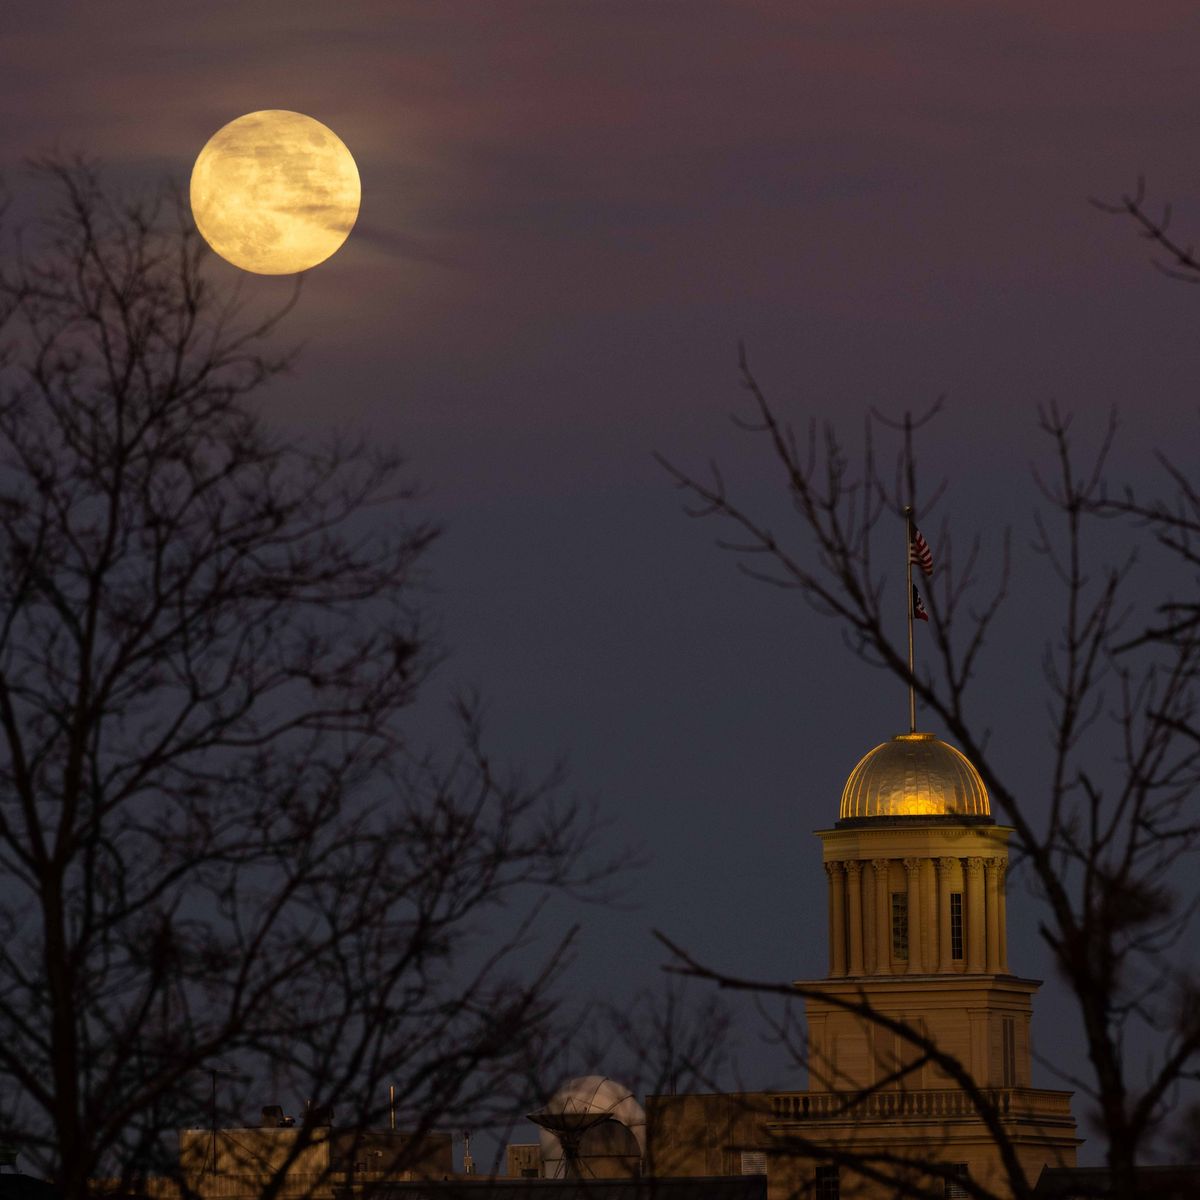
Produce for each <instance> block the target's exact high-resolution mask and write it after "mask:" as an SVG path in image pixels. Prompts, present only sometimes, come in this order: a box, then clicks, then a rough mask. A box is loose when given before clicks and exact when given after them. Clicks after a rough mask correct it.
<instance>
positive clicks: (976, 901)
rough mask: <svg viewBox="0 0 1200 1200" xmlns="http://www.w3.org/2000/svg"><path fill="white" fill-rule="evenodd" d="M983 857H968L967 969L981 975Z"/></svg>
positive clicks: (971, 972)
mask: <svg viewBox="0 0 1200 1200" xmlns="http://www.w3.org/2000/svg"><path fill="white" fill-rule="evenodd" d="M983 917H984V914H983V859H982V858H968V859H967V929H966V934H967V971H968V972H969V973H970V974H972V975H979V974H981V973H982V971H983V963H984V945H983V931H984V919H983Z"/></svg>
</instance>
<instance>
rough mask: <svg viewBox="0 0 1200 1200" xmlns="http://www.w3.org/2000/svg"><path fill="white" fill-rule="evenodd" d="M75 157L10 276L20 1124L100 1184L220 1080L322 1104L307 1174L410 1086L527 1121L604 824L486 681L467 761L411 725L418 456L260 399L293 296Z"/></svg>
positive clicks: (12, 783)
mask: <svg viewBox="0 0 1200 1200" xmlns="http://www.w3.org/2000/svg"><path fill="white" fill-rule="evenodd" d="M45 170H46V171H48V173H49V175H50V176H51V177H52V179H53V181H54V182H55V184H56V186H57V194H58V196H59V197H60V200H61V204H60V206H59V207H58V208H57V210H56V211H55V212H54V214H53V216H52V217H51V219H50V221H49V223H48V226H47V228H46V229H45V230H44V231H43V235H44V236H42V238H41V240H40V241H39V242H38V243H37V245H36V246H35V247H34V248H33V249H32V250H28V251H25V252H23V253H22V255H21V256H20V257H17V258H16V259H15V260H14V261H12V262H10V263H9V264H8V266H7V267H6V268H5V269H4V271H3V274H2V276H0V317H3V326H2V329H0V335H2V338H3V341H2V347H3V349H2V354H3V357H2V360H0V368H2V375H0V386H2V388H3V392H2V395H0V601H2V602H0V780H2V782H3V794H2V795H0V872H2V875H3V882H2V883H0V931H2V934H3V936H2V938H0V1080H3V1084H4V1086H3V1088H2V1089H0V1106H2V1107H0V1129H2V1133H3V1136H4V1137H5V1138H6V1139H11V1140H13V1141H14V1142H15V1143H16V1144H17V1145H18V1146H19V1147H20V1149H21V1152H22V1154H23V1155H26V1156H28V1158H29V1159H31V1160H32V1162H33V1164H34V1165H35V1166H36V1167H38V1168H39V1169H41V1170H44V1171H46V1172H47V1173H50V1174H51V1175H52V1176H53V1177H54V1178H55V1179H56V1180H57V1181H58V1183H59V1184H60V1185H61V1186H62V1188H63V1190H64V1194H65V1195H66V1196H68V1197H70V1198H71V1200H76V1198H77V1197H81V1196H83V1195H84V1194H85V1193H86V1191H87V1187H88V1180H89V1179H91V1178H94V1177H97V1176H105V1175H107V1176H109V1177H110V1178H114V1177H115V1178H118V1179H119V1181H120V1186H122V1187H128V1186H130V1185H131V1184H132V1183H133V1182H134V1181H135V1180H137V1179H138V1178H140V1177H144V1176H145V1175H146V1174H147V1173H148V1172H151V1171H154V1170H164V1169H166V1168H168V1167H169V1166H170V1165H171V1164H170V1158H171V1157H172V1154H173V1150H172V1148H171V1147H169V1146H164V1142H163V1135H164V1133H167V1132H173V1131H174V1130H176V1129H178V1128H180V1127H182V1126H184V1125H194V1124H196V1123H197V1120H198V1119H200V1120H206V1119H207V1116H208V1106H209V1096H208V1090H209V1087H210V1075H209V1072H210V1070H212V1069H216V1070H218V1072H219V1073H220V1076H221V1078H222V1079H223V1080H224V1082H223V1083H222V1086H221V1089H220V1098H221V1109H220V1113H219V1116H220V1117H221V1119H222V1121H227V1120H229V1119H231V1118H233V1119H235V1120H236V1115H237V1113H238V1111H239V1109H240V1108H241V1106H242V1105H243V1104H245V1103H246V1102H247V1101H248V1100H251V1099H252V1098H253V1097H254V1096H255V1095H256V1094H257V1097H258V1100H259V1102H261V1100H262V1099H263V1098H266V1099H271V1098H272V1097H271V1096H270V1095H269V1094H267V1093H266V1092H265V1089H266V1088H268V1087H272V1088H277V1089H279V1090H280V1092H281V1093H283V1094H290V1095H292V1096H294V1097H298V1098H302V1099H306V1100H311V1102H312V1108H311V1110H310V1115H309V1117H308V1118H306V1119H304V1120H302V1122H301V1126H302V1133H303V1134H304V1135H305V1136H302V1137H301V1138H300V1139H298V1140H297V1142H296V1149H295V1150H294V1152H293V1154H292V1155H291V1157H290V1159H289V1163H294V1162H295V1161H296V1159H297V1157H298V1156H299V1154H300V1153H301V1152H302V1150H303V1148H304V1146H305V1145H306V1144H307V1135H308V1134H310V1133H311V1132H312V1129H313V1128H314V1127H315V1125H316V1124H317V1118H316V1116H315V1115H314V1114H316V1113H317V1112H318V1111H319V1110H320V1109H321V1108H322V1107H323V1106H325V1105H336V1107H337V1110H338V1113H339V1116H340V1117H341V1120H342V1122H343V1123H344V1124H345V1125H347V1126H348V1127H350V1128H351V1129H354V1128H359V1127H362V1126H364V1125H366V1124H367V1123H369V1122H370V1121H371V1120H372V1119H373V1118H378V1117H379V1116H380V1115H381V1114H382V1113H383V1112H385V1111H386V1093H387V1086H388V1085H389V1084H395V1085H396V1086H397V1089H398V1093H399V1116H400V1120H401V1122H402V1123H403V1124H405V1125H407V1126H408V1127H409V1128H411V1129H413V1130H415V1131H416V1132H418V1133H420V1132H422V1131H425V1130H428V1129H430V1128H432V1127H434V1126H436V1125H439V1124H442V1123H444V1122H447V1121H454V1122H460V1121H462V1120H464V1119H465V1118H466V1116H467V1115H468V1114H469V1115H470V1117H471V1119H472V1120H481V1119H485V1118H486V1116H487V1113H488V1112H489V1110H490V1109H491V1108H494V1107H499V1108H501V1109H504V1110H507V1109H508V1108H509V1107H510V1106H511V1104H513V1103H519V1102H520V1098H519V1096H518V1097H517V1098H516V1099H514V1097H513V1095H512V1091H513V1089H518V1091H519V1089H520V1088H521V1087H522V1086H523V1084H524V1083H526V1082H527V1081H528V1080H529V1079H530V1077H531V1076H532V1075H534V1074H536V1071H537V1066H538V1064H539V1063H540V1062H542V1061H543V1059H544V1056H545V1055H546V1054H547V1053H548V1052H549V1051H550V1050H551V1049H553V1046H554V1038H553V1017H554V1012H555V1001H554V998H553V997H554V991H553V984H554V982H555V978H556V974H557V972H558V968H559V965H560V964H561V962H562V961H563V955H564V953H565V951H566V948H567V946H568V945H569V942H570V935H569V934H568V935H567V936H566V937H564V938H562V939H561V940H559V941H557V942H554V943H551V944H550V945H548V946H545V945H543V946H542V948H541V950H540V951H537V950H534V949H532V948H531V942H532V941H533V939H534V936H535V927H536V926H537V924H538V919H539V915H540V913H541V911H542V906H543V902H544V899H545V897H546V896H548V895H549V894H551V893H553V892H555V891H563V890H572V889H576V888H585V889H586V888H588V887H589V886H590V885H591V884H592V883H593V882H595V880H596V879H597V878H598V877H599V876H601V875H602V874H603V871H602V870H592V869H589V868H588V867H587V866H586V864H585V863H584V862H583V860H582V859H581V852H582V851H583V849H584V846H585V844H586V842H587V840H588V835H589V828H588V821H587V820H586V819H585V818H584V817H583V816H582V815H581V814H580V812H578V811H577V809H576V808H575V806H574V805H573V804H571V803H568V802H565V801H562V800H561V799H560V798H559V792H560V787H559V783H560V781H559V779H558V777H557V775H556V774H551V775H550V776H549V777H547V778H545V779H542V780H534V781H529V780H526V779H523V778H522V777H521V776H520V775H519V774H514V773H511V772H507V771H505V770H503V769H500V768H498V767H497V766H496V765H495V763H494V762H493V760H492V759H491V757H490V756H489V754H488V752H487V750H486V749H485V744H484V740H483V735H482V731H481V729H480V725H479V719H478V712H477V707H476V706H474V705H472V704H470V703H466V702H464V703H463V704H462V706H461V708H460V710H459V712H458V714H457V724H458V728H459V730H460V733H461V744H460V748H459V750H458V751H457V753H456V754H455V755H454V756H453V757H452V758H451V759H450V760H449V761H439V760H436V759H434V758H431V757H429V756H427V755H425V754H423V753H421V752H418V751H417V749H415V748H414V747H412V746H410V745H409V744H408V743H407V741H406V739H405V733H404V725H403V714H404V711H405V709H406V708H407V707H408V706H409V705H411V704H412V702H413V701H414V699H415V697H416V695H417V691H418V688H419V686H420V684H421V682H422V681H423V680H424V678H425V677H426V675H427V674H428V672H429V670H430V668H431V667H432V666H433V664H434V662H435V661H436V658H437V653H436V649H435V648H434V647H433V646H432V645H431V644H430V643H429V641H428V640H427V638H426V637H425V636H424V634H423V633H422V629H421V624H420V620H419V606H418V605H417V603H416V595H417V590H416V589H415V588H414V580H415V578H416V572H417V570H418V565H419V563H420V560H421V557H422V555H423V554H424V552H425V551H426V549H427V548H428V546H429V545H430V543H431V541H432V540H433V538H434V537H435V535H436V530H434V529H433V528H431V527H430V526H428V525H426V524H424V523H421V522H413V521H412V520H411V519H409V518H408V517H407V515H406V513H407V506H406V504H405V502H406V500H408V499H409V497H410V495H411V491H410V488H409V486H408V485H407V484H406V483H404V482H403V480H402V478H401V475H400V462H399V460H398V459H397V458H396V456H395V455H394V454H392V453H390V452H386V451H384V452H380V451H378V450H376V449H374V448H371V447H370V446H368V445H367V444H365V443H363V442H357V441H353V440H349V439H345V438H343V439H339V440H334V441H332V442H330V443H328V444H324V445H312V444H308V443H300V442H292V441H288V440H285V439H284V438H282V437H281V436H280V435H278V434H277V433H275V432H273V431H272V430H271V429H270V428H269V427H268V426H267V425H266V424H265V423H264V422H263V421H262V420H261V419H259V418H258V417H257V416H255V415H254V412H253V409H252V407H251V406H250V404H249V403H248V401H249V399H250V398H251V397H252V396H253V394H254V393H255V391H256V390H257V389H259V388H260V387H261V386H262V385H264V384H265V383H266V382H267V381H269V380H271V379H273V378H275V377H277V376H278V374H279V372H280V371H281V370H282V369H283V368H284V367H285V366H286V365H287V363H288V362H289V358H288V356H286V355H281V354H278V353H277V352H274V351H272V350H271V349H270V348H269V338H270V336H271V335H272V334H273V333H274V331H275V329H276V326H277V324H278V322H279V320H280V319H281V318H282V316H283V315H284V314H285V313H286V311H287V308H288V307H289V305H288V304H284V305H283V307H282V308H281V309H280V310H278V311H276V312H274V313H271V314H269V315H267V316H266V317H264V318H257V319H255V318H252V317H251V316H250V315H249V313H248V312H247V310H245V309H244V308H243V307H241V306H240V304H239V303H238V301H237V298H236V296H234V297H230V296H227V295H225V294H223V293H222V292H220V291H218V290H216V289H215V288H214V287H213V286H212V285H211V284H210V283H209V282H208V281H207V280H206V278H205V274H204V261H205V257H206V251H205V250H204V249H203V247H202V246H201V244H200V243H199V240H198V238H197V237H196V236H195V234H194V231H193V230H191V228H190V224H189V223H188V222H187V221H186V219H185V218H184V216H183V214H182V213H178V212H177V211H176V209H175V208H173V207H172V205H171V204H170V203H165V204H164V203H153V204H145V203H140V202H135V203H132V204H125V203H122V202H120V201H117V200H114V199H113V198H111V197H110V196H108V195H106V193H105V192H104V191H103V190H102V188H101V186H100V183H99V181H98V179H97V177H96V175H95V174H94V173H93V172H92V171H91V170H90V169H89V168H87V167H86V166H84V165H80V164H62V163H51V164H48V165H46V167H45ZM539 944H540V943H539ZM516 951H520V957H521V959H522V961H523V962H524V963H525V964H526V966H525V968H524V969H523V970H519V969H518V967H517V965H516V962H515V956H514V952H516ZM530 964H532V965H530ZM286 1165H288V1164H285V1167H286ZM282 1181H283V1172H282V1171H280V1172H278V1173H277V1174H276V1176H275V1177H274V1178H273V1179H271V1180H269V1181H266V1183H265V1185H264V1191H263V1195H264V1197H265V1198H267V1200H269V1197H270V1196H271V1195H273V1194H275V1193H276V1192H277V1191H278V1190H279V1188H280V1186H281V1185H282Z"/></svg>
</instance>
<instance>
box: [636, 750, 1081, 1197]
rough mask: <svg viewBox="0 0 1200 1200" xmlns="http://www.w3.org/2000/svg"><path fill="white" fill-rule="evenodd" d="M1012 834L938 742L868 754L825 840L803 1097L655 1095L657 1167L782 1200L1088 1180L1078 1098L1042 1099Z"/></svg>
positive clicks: (972, 776)
mask: <svg viewBox="0 0 1200 1200" xmlns="http://www.w3.org/2000/svg"><path fill="white" fill-rule="evenodd" d="M1011 833H1012V830H1011V829H1009V828H1006V827H1005V826H1002V825H998V824H997V823H996V821H995V820H994V818H993V817H992V814H991V810H990V806H989V801H988V795H987V790H986V788H985V787H984V784H983V781H982V779H981V778H980V776H979V774H978V772H977V771H976V770H975V768H974V767H973V766H972V765H971V763H970V762H968V760H967V759H966V758H965V757H964V756H963V755H962V754H961V753H959V751H957V750H956V749H954V747H952V746H949V745H947V744H946V743H945V742H943V741H940V740H939V739H937V738H935V737H934V736H933V735H932V734H927V733H909V734H901V735H899V736H898V737H895V738H893V739H891V740H890V741H888V742H885V743H884V744H883V745H881V746H877V747H876V748H875V749H874V750H872V751H871V752H870V753H869V754H867V755H865V756H864V758H863V759H862V760H861V761H860V762H859V764H858V765H857V766H856V767H855V768H854V770H853V771H852V772H851V774H850V777H849V779H848V780H847V783H846V786H845V789H844V791H843V794H842V800H841V806H840V811H839V816H838V820H837V822H836V823H835V824H834V825H833V827H832V828H829V829H824V830H821V831H820V832H818V834H817V836H818V837H819V838H820V839H821V843H822V851H823V859H824V867H825V872H826V875H827V878H828V946H829V963H828V974H827V975H826V976H825V977H824V978H822V979H817V980H806V981H801V982H800V983H798V984H797V988H798V989H799V990H800V993H801V995H802V996H803V997H804V1003H805V1009H806V1017H807V1024H808V1049H807V1058H808V1062H807V1067H808V1076H809V1078H808V1087H807V1089H805V1090H804V1091H795V1092H780V1093H745V1094H739V1095H729V1094H713V1095H689V1096H651V1097H649V1098H648V1101H647V1120H648V1131H649V1140H650V1146H649V1155H650V1162H649V1166H650V1169H651V1170H653V1171H655V1172H659V1173H662V1174H668V1175H682V1174H697V1175H717V1174H737V1173H740V1172H752V1171H755V1170H765V1172H766V1174H767V1177H768V1182H769V1194H770V1196H771V1200H782V1197H784V1196H789V1197H790V1196H804V1195H809V1196H814V1197H817V1198H818V1200H842V1198H846V1200H850V1198H854V1200H859V1198H861V1200H875V1198H876V1197H879V1198H882V1197H887V1196H893V1195H895V1194H896V1192H897V1189H896V1184H897V1183H901V1182H907V1183H913V1184H918V1185H920V1186H923V1187H927V1188H929V1189H930V1190H931V1191H932V1192H934V1193H935V1194H937V1193H939V1192H940V1193H941V1194H944V1195H946V1196H955V1195H959V1194H963V1195H965V1194H966V1191H965V1189H964V1188H963V1186H962V1182H961V1180H962V1176H964V1175H966V1176H969V1177H970V1178H971V1179H972V1180H974V1181H976V1182H977V1183H979V1184H981V1185H984V1186H986V1187H988V1188H989V1189H990V1190H992V1191H993V1192H995V1193H996V1194H998V1195H1001V1196H1003V1195H1006V1194H1008V1192H1009V1188H1008V1184H1007V1178H1008V1171H1009V1169H1010V1168H1011V1167H1012V1166H1013V1165H1014V1164H1016V1163H1019V1164H1020V1166H1021V1168H1023V1170H1024V1171H1025V1174H1026V1176H1027V1178H1029V1179H1030V1181H1035V1180H1036V1179H1037V1177H1038V1174H1039V1173H1040V1171H1041V1169H1042V1168H1043V1167H1044V1166H1052V1167H1066V1166H1073V1165H1074V1163H1075V1148H1076V1146H1077V1145H1078V1142H1079V1139H1078V1138H1077V1137H1076V1132H1075V1122H1074V1119H1073V1117H1072V1115H1071V1109H1070V1103H1069V1101H1070V1093H1068V1092H1060V1091H1050V1090H1047V1089H1044V1088H1035V1087H1033V1086H1032V1079H1031V1068H1030V1044H1029V1024H1030V1018H1031V1015H1032V1000H1033V996H1034V994H1035V993H1036V991H1037V989H1038V987H1039V984H1038V983H1037V982H1036V981H1035V980H1030V979H1023V978H1020V977H1019V976H1016V975H1014V974H1012V972H1011V971H1010V969H1009V963H1008V948H1007V947H1008V921H1007V912H1006V895H1005V878H1006V871H1007V867H1008V841H1009V837H1010V835H1011ZM910 1033H911V1034H912V1035H915V1037H914V1036H909V1034H910ZM940 1056H948V1058H950V1059H953V1060H954V1062H953V1063H950V1062H948V1061H947V1059H946V1058H945V1057H940ZM956 1068H961V1072H960V1071H958V1070H957V1069H956ZM1005 1156H1007V1158H1008V1162H1007V1164H1006V1162H1005Z"/></svg>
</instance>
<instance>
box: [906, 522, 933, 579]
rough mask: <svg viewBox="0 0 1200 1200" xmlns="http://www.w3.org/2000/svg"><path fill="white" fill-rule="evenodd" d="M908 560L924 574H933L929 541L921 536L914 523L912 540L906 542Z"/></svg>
mask: <svg viewBox="0 0 1200 1200" xmlns="http://www.w3.org/2000/svg"><path fill="white" fill-rule="evenodd" d="M908 561H909V562H910V563H912V564H913V566H914V567H920V568H921V570H922V571H924V572H925V574H926V575H932V574H933V554H932V553H931V552H930V549H929V543H928V542H927V541H926V540H925V539H924V538H923V537H922V536H921V531H920V530H919V529H918V528H917V527H916V526H915V525H914V526H913V531H912V541H910V542H909V543H908Z"/></svg>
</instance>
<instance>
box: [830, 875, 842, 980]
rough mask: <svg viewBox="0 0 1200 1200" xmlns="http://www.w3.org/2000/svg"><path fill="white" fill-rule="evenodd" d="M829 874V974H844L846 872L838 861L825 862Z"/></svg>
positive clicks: (832, 975) (835, 975) (833, 975)
mask: <svg viewBox="0 0 1200 1200" xmlns="http://www.w3.org/2000/svg"><path fill="white" fill-rule="evenodd" d="M825 870H826V872H827V873H828V875H829V974H830V976H831V977H832V978H835V979H836V978H838V977H839V976H842V975H845V974H846V873H845V871H843V870H842V864H841V863H840V862H827V863H826V864H825Z"/></svg>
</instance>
